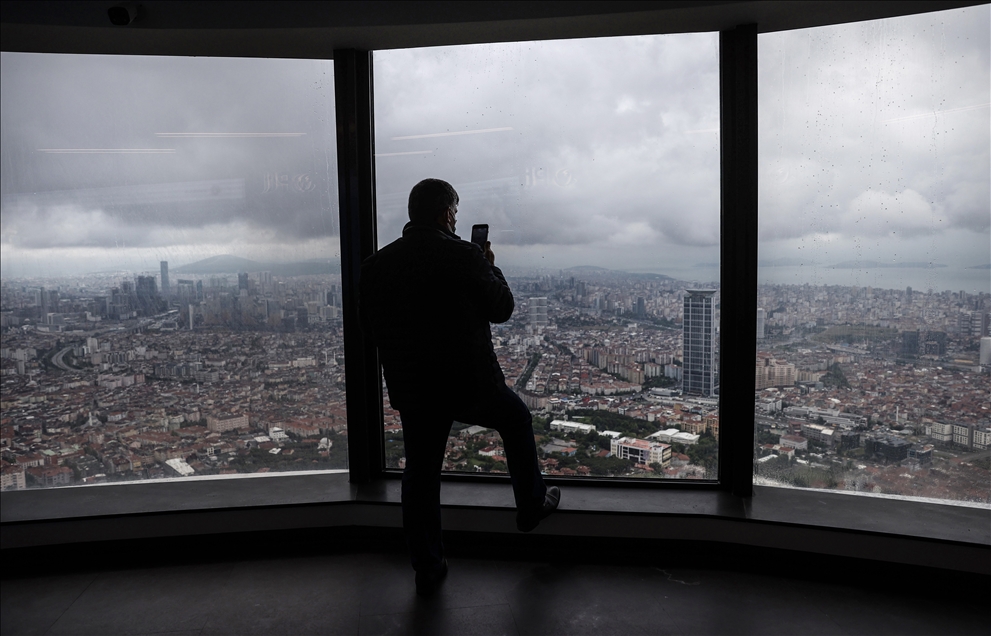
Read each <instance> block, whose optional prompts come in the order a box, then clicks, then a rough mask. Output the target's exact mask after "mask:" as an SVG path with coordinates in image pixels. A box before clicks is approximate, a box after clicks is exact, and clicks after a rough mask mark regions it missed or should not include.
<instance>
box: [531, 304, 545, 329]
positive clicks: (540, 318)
mask: <svg viewBox="0 0 991 636" xmlns="http://www.w3.org/2000/svg"><path fill="white" fill-rule="evenodd" d="M530 325H531V326H533V327H546V326H547V298H546V297H544V298H531V299H530Z"/></svg>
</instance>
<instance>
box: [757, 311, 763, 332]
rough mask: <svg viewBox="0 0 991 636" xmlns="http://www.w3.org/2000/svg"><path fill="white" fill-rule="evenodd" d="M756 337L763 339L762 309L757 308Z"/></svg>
mask: <svg viewBox="0 0 991 636" xmlns="http://www.w3.org/2000/svg"><path fill="white" fill-rule="evenodd" d="M757 339H758V340H763V339H764V310H763V309H761V308H760V307H758V308H757Z"/></svg>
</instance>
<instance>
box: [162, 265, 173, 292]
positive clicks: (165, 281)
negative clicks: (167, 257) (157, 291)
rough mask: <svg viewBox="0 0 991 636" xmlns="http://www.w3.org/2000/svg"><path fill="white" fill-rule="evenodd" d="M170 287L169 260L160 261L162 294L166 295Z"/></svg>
mask: <svg viewBox="0 0 991 636" xmlns="http://www.w3.org/2000/svg"><path fill="white" fill-rule="evenodd" d="M171 291H172V288H171V287H170V286H169V262H168V261H162V296H166V297H168V295H169V293H170V292H171Z"/></svg>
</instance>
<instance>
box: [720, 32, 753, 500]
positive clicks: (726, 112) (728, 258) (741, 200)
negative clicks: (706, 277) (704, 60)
mask: <svg viewBox="0 0 991 636" xmlns="http://www.w3.org/2000/svg"><path fill="white" fill-rule="evenodd" d="M719 111H720V112H719V117H720V134H719V139H720V184H721V185H720V199H721V205H720V318H721V320H720V347H719V358H720V359H719V362H720V364H719V376H720V391H719V481H720V483H721V485H722V486H723V487H724V488H726V489H727V490H730V491H731V492H733V494H736V495H739V496H742V497H749V496H751V495H752V494H753V474H754V473H753V445H754V412H753V407H754V392H753V389H754V385H753V377H754V376H753V364H754V354H755V347H756V333H757V25H756V24H748V25H741V26H738V27H736V28H735V29H733V30H730V31H722V32H720V34H719Z"/></svg>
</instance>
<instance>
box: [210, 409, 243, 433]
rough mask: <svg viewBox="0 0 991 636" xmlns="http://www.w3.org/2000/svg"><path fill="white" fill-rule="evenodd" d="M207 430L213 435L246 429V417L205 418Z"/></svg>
mask: <svg viewBox="0 0 991 636" xmlns="http://www.w3.org/2000/svg"><path fill="white" fill-rule="evenodd" d="M206 427H207V430H210V431H213V432H215V433H226V432H227V431H233V430H236V429H239V428H248V415H247V413H245V414H244V415H226V416H220V417H214V416H212V415H210V416H207V418H206Z"/></svg>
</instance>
